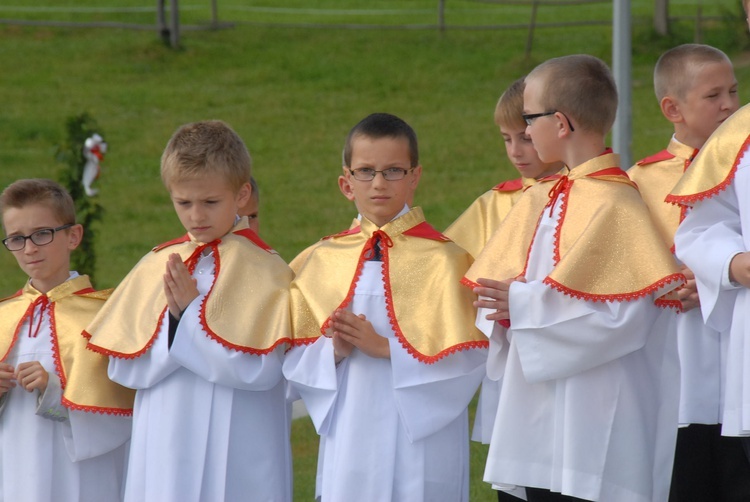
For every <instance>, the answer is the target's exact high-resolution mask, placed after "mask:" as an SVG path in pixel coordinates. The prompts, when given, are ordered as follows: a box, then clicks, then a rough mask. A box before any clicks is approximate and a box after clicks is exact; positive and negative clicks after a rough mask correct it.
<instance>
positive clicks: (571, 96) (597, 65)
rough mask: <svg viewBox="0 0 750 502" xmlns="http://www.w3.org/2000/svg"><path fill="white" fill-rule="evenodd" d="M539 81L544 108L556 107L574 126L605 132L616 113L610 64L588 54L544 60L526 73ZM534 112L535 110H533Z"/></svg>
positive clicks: (527, 79)
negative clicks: (574, 123)
mask: <svg viewBox="0 0 750 502" xmlns="http://www.w3.org/2000/svg"><path fill="white" fill-rule="evenodd" d="M531 79H534V80H536V79H539V80H541V81H542V84H543V86H542V94H541V96H540V103H541V105H542V106H543V107H544V110H539V111H552V110H555V111H559V112H562V113H564V114H565V115H566V116H567V117H568V119H573V121H574V122H576V124H577V125H576V127H577V128H580V129H583V130H586V131H590V132H596V133H601V134H607V133H608V132H609V130H610V129H611V128H612V124H613V123H614V122H615V116H616V115H617V86H616V85H615V80H614V78H613V77H612V72H611V71H610V70H609V67H608V66H607V65H606V64H605V63H604V61H602V60H601V59H599V58H596V57H594V56H589V55H587V54H574V55H572V56H562V57H559V58H553V59H549V60H547V61H545V62H544V63H542V64H540V65H539V66H537V67H536V68H534V69H533V70H532V71H531V73H529V75H528V76H527V77H526V82H528V81H529V80H531ZM534 111H535V112H536V111H537V110H534Z"/></svg>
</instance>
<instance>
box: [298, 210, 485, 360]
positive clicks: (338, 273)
mask: <svg viewBox="0 0 750 502" xmlns="http://www.w3.org/2000/svg"><path fill="white" fill-rule="evenodd" d="M375 236H379V237H380V238H381V242H382V243H385V246H382V248H383V249H382V253H383V281H384V283H385V294H386V303H387V308H388V312H387V314H388V317H389V319H390V323H391V326H392V328H393V331H394V332H395V333H396V337H397V338H398V340H399V342H400V343H401V345H402V346H403V347H404V348H405V349H406V350H407V351H408V352H409V353H410V354H411V355H412V356H413V357H415V358H416V359H418V360H419V361H421V362H424V363H428V364H429V363H433V362H435V361H437V360H439V359H441V358H443V357H445V356H447V355H448V354H451V353H454V352H457V351H460V350H466V349H472V348H484V347H487V346H488V342H487V339H486V338H485V337H484V336H483V335H482V334H481V333H480V332H479V331H478V330H477V329H476V328H475V327H474V321H475V316H476V311H475V310H474V307H473V304H472V302H473V301H474V299H475V296H474V294H473V293H471V291H468V290H466V288H462V287H461V285H460V284H459V281H460V279H461V277H462V276H463V274H464V272H465V271H466V270H467V269H468V267H469V265H470V264H471V257H470V256H469V254H468V253H466V252H465V251H464V250H463V249H461V248H460V247H458V246H456V245H455V244H454V243H452V242H450V240H449V239H448V238H447V237H445V236H444V235H442V234H440V233H439V232H438V231H436V230H435V229H434V228H432V227H431V226H430V225H429V224H428V223H427V222H426V221H425V220H424V215H423V214H422V210H421V209H420V208H418V207H417V208H413V209H412V210H411V211H409V212H408V213H406V214H405V215H403V216H401V217H399V218H397V219H395V220H393V221H392V222H390V223H388V224H386V225H384V226H383V227H381V228H378V227H377V226H376V225H375V224H374V223H372V222H370V221H368V220H367V219H365V218H363V219H362V222H361V226H358V227H355V228H352V229H349V230H347V231H344V232H341V233H340V234H336V235H334V236H331V237H328V238H326V239H325V240H323V241H321V242H320V243H319V244H318V245H316V246H315V248H314V249H313V250H312V251H311V253H310V254H309V256H308V257H307V259H306V261H305V263H304V265H303V266H302V268H301V269H300V271H299V274H298V275H297V277H296V279H295V280H294V281H293V282H292V286H291V302H292V326H293V332H294V341H293V343H294V344H296V345H303V344H309V343H312V342H314V341H315V340H317V339H318V338H319V337H320V336H321V335H326V334H327V332H328V328H329V325H330V322H331V319H330V316H331V314H333V312H334V311H335V310H337V309H340V308H342V309H343V308H346V307H347V306H349V305H350V303H351V302H352V298H353V296H354V291H355V288H356V284H357V279H358V278H359V275H360V273H361V271H362V267H363V266H364V262H365V261H366V259H367V257H368V256H369V254H370V253H371V252H372V247H373V239H374V238H375Z"/></svg>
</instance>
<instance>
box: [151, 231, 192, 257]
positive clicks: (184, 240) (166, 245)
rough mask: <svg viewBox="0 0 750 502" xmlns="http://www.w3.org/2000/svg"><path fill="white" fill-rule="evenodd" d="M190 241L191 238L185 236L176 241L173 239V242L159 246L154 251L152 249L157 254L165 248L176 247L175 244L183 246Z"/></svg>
mask: <svg viewBox="0 0 750 502" xmlns="http://www.w3.org/2000/svg"><path fill="white" fill-rule="evenodd" d="M189 240H190V236H189V235H188V234H185V235H183V236H182V237H178V238H176V239H172V240H171V241H168V242H165V243H164V244H159V245H158V246H155V247H154V248H153V249H151V252H152V253H156V252H157V251H161V250H162V249H164V248H167V247H169V246H174V245H175V244H182V243H183V242H187V241H189Z"/></svg>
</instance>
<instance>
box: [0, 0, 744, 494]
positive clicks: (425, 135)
mask: <svg viewBox="0 0 750 502" xmlns="http://www.w3.org/2000/svg"><path fill="white" fill-rule="evenodd" d="M6 3H13V4H14V5H16V6H21V7H23V6H25V7H34V8H36V7H38V5H40V4H42V3H43V2H39V1H38V0H12V1H11V2H6ZM239 3H240V2H237V4H239ZM652 3H653V2H652V1H650V0H633V12H634V15H635V26H634V34H635V35H634V41H633V46H634V67H633V99H634V106H633V110H632V115H633V140H634V142H633V143H634V144H633V157H634V158H641V157H643V156H646V155H648V154H650V153H654V152H656V151H658V150H660V149H662V148H664V146H665V145H666V144H667V141H668V139H669V137H670V135H671V131H670V127H669V124H668V123H666V121H665V120H664V119H663V118H662V117H661V116H660V113H659V110H658V108H657V105H656V101H655V99H654V97H653V91H652V84H651V71H652V68H653V64H654V62H655V61H656V59H657V57H658V56H659V54H660V52H661V51H663V50H665V49H666V48H669V47H671V46H673V45H676V44H678V43H683V42H689V41H692V39H693V38H692V37H693V33H694V24H693V23H692V21H690V20H684V21H680V22H679V23H677V24H675V26H674V30H673V35H672V36H670V37H668V38H664V39H661V38H658V37H655V36H654V35H653V33H652V31H651V29H650V25H649V19H648V16H650V13H651V9H652ZM703 3H704V4H706V3H707V2H703ZM708 3H710V5H703V14H704V15H705V16H722V15H727V16H728V17H727V19H726V20H719V21H716V20H713V21H706V22H705V24H704V39H703V40H704V42H705V43H709V44H712V45H715V46H717V47H719V48H721V49H723V50H725V51H726V52H728V53H729V54H730V55H731V56H732V57H733V59H734V61H735V64H736V72H737V77H738V79H739V81H740V82H741V83H742V82H747V81H748V77H750V67H748V64H747V61H748V59H747V57H746V54H744V53H743V52H742V49H743V48H744V47H746V46H747V36H746V35H745V32H746V29H747V27H746V26H745V25H744V20H743V19H742V17H740V16H739V7H738V5H739V3H738V2H735V1H734V0H722V1H719V2H708ZM49 4H50V5H51V4H52V3H51V2H50V3H49ZM151 4H152V2H143V1H142V0H137V1H136V0H118V1H117V2H115V0H107V1H105V0H76V1H75V2H72V0H69V1H68V2H67V3H66V4H62V2H55V3H54V5H55V6H56V7H59V6H61V5H75V6H76V7H79V8H83V7H87V6H88V7H102V6H103V5H104V6H114V5H117V6H126V7H138V6H142V5H151ZM208 5H209V2H202V3H201V4H200V5H195V6H191V5H190V4H183V12H182V14H183V22H184V23H187V24H207V23H208V21H209V19H210V11H209V9H208ZM244 5H245V6H249V7H253V9H248V8H245V9H244V10H243V9H240V8H234V7H232V6H231V5H226V6H224V5H222V4H220V5H219V8H220V19H221V20H223V21H228V20H231V21H235V22H236V23H237V24H236V25H235V26H234V28H232V29H226V30H220V31H186V32H184V33H183V45H184V47H183V49H182V50H180V51H173V50H171V49H168V48H166V47H165V46H164V45H163V44H161V42H160V41H159V40H158V39H157V37H156V35H155V34H154V33H153V32H150V31H135V30H120V29H70V28H53V27H27V26H13V25H0V62H2V63H1V64H2V68H3V70H4V71H3V75H2V78H0V95H1V96H3V100H2V103H3V105H2V106H3V108H2V111H1V112H0V145H2V147H1V148H0V186H3V187H4V186H6V185H7V184H9V183H10V182H12V181H13V180H15V179H17V178H21V177H53V178H54V177H57V173H58V171H59V169H61V168H62V167H63V166H62V165H61V164H58V163H56V162H55V160H54V153H55V148H56V145H57V144H58V143H60V142H61V141H62V139H63V138H62V135H63V134H64V124H65V120H66V119H67V118H68V117H70V116H72V115H77V114H79V113H81V112H83V111H88V112H89V113H91V114H92V115H93V116H94V118H96V120H97V121H98V122H99V124H100V125H101V127H102V129H103V133H104V134H105V135H106V139H107V141H108V142H109V145H110V151H109V153H108V155H107V157H106V159H105V161H104V170H103V173H102V176H101V178H100V180H99V181H98V182H97V185H96V186H97V187H98V188H99V189H100V190H101V195H100V200H101V203H102V205H103V206H104V208H105V214H104V219H103V222H102V223H101V224H99V225H97V226H95V227H94V228H93V229H88V231H90V232H95V233H96V236H97V253H98V264H99V267H98V269H97V271H96V275H95V282H96V284H97V286H98V287H111V286H115V285H116V284H117V283H118V281H119V280H120V279H121V278H122V277H123V276H124V275H125V274H126V273H127V271H128V270H129V269H130V268H131V267H132V266H133V264H134V263H135V262H136V261H137V260H138V259H139V258H140V256H142V255H143V254H144V253H146V252H147V251H148V250H149V249H150V248H151V247H152V246H153V245H155V244H157V243H160V242H164V241H166V240H169V239H171V238H173V237H175V236H177V235H180V234H182V233H183V232H184V230H183V229H182V228H181V227H180V225H179V222H178V220H177V218H176V217H175V215H174V212H173V210H172V208H171V205H170V202H169V199H168V197H167V194H166V191H165V190H164V188H163V187H162V185H161V183H160V180H159V174H158V165H159V157H160V154H161V150H162V149H163V147H164V145H165V144H166V141H167V139H168V138H169V136H170V135H171V134H172V132H173V131H174V130H175V129H176V128H177V127H178V126H179V125H180V124H182V123H185V122H189V121H195V120H201V119H209V118H220V119H223V120H225V121H227V122H228V123H230V124H231V125H232V126H233V127H234V128H235V129H236V130H237V131H238V132H239V133H240V135H241V136H242V137H243V138H244V139H245V141H246V143H247V145H248V147H249V149H250V151H251V152H252V155H253V158H254V164H255V167H254V174H255V176H256V178H257V179H258V182H259V184H260V189H261V234H262V236H263V237H264V238H265V239H266V240H267V241H268V242H269V243H270V244H272V245H273V246H274V247H275V248H276V249H277V250H278V251H279V252H280V254H281V255H282V257H284V258H285V259H287V260H291V259H292V258H293V257H294V256H295V255H296V254H297V253H298V252H299V251H300V250H302V249H303V248H304V247H306V246H307V245H309V244H311V243H312V242H314V241H316V240H317V239H318V238H320V237H321V236H323V235H326V234H330V233H333V232H336V231H339V230H341V229H342V228H345V227H346V226H348V224H349V222H350V221H351V218H352V216H353V215H354V209H353V207H352V206H351V205H350V204H349V203H348V202H347V201H346V200H345V199H344V198H343V197H342V196H341V195H340V193H339V192H338V188H337V185H336V177H337V175H338V172H339V170H340V156H341V148H342V146H343V140H344V137H345V135H346V133H347V132H348V130H349V128H350V127H351V126H352V125H354V124H355V123H356V122H357V121H359V120H360V119H361V118H362V117H364V116H365V115H367V114H368V113H371V112H373V111H389V112H392V113H395V114H397V115H400V116H401V117H403V118H404V119H406V120H407V121H408V122H409V123H411V124H412V125H413V126H414V128H415V129H416V131H417V133H418V134H419V139H420V151H421V160H422V164H423V166H424V175H423V177H422V182H421V185H420V188H419V190H418V191H417V196H416V203H417V204H419V205H421V206H422V207H423V208H424V210H425V213H426V215H427V217H428V219H429V220H430V221H431V222H432V223H433V224H434V225H435V226H436V227H438V228H440V229H442V228H445V227H446V226H447V225H448V224H449V223H450V222H451V221H452V220H453V219H454V218H455V217H456V216H458V214H460V212H461V211H462V210H463V209H464V208H465V207H466V206H468V205H469V204H470V203H471V201H473V200H474V199H475V198H476V197H477V196H478V195H479V194H481V193H483V192H484V191H486V190H487V189H488V188H489V187H491V186H493V185H494V184H496V183H497V182H498V181H500V180H502V179H506V178H509V177H512V176H514V173H513V170H512V167H511V166H510V164H509V163H508V161H507V159H506V157H505V153H504V151H503V149H502V143H501V141H500V137H499V134H498V133H497V131H496V128H495V126H494V124H493V122H492V113H493V110H494V105H495V102H496V100H497V98H498V96H499V95H500V93H501V92H502V90H503V89H504V88H505V87H506V86H507V85H508V84H509V83H510V82H511V81H513V80H514V79H516V78H518V77H519V76H521V75H522V74H524V73H525V72H527V71H528V70H529V69H531V68H532V67H533V66H534V64H536V63H538V62H540V61H542V60H544V59H547V58H549V57H554V56H559V55H564V54H571V53H579V52H587V53H590V54H594V55H596V56H599V57H602V58H603V59H605V60H606V61H610V59H611V57H610V54H611V50H612V47H611V41H610V39H611V29H610V27H609V26H607V25H596V26H578V27H574V28H540V29H538V30H537V32H536V36H535V40H534V51H533V54H532V57H531V60H528V61H527V60H525V59H524V57H523V54H524V47H525V43H526V31H525V30H523V29H513V30H487V29H485V30H469V29H452V28H451V29H448V30H447V31H446V32H445V33H444V34H442V35H441V34H440V33H439V32H438V31H437V30H434V29H416V30H393V29H390V28H389V26H393V25H397V24H399V25H407V24H408V25H434V24H435V23H436V22H437V17H436V16H437V10H436V5H437V2H435V1H434V0H382V1H379V2H377V3H375V4H373V5H374V7H373V6H371V5H370V4H367V5H368V7H371V9H370V10H371V11H375V12H365V13H354V14H352V13H348V12H338V11H344V10H348V9H353V8H359V6H360V5H361V2H355V1H354V0H328V1H319V2H316V3H315V6H316V8H326V9H329V10H328V11H323V12H320V11H315V12H313V11H312V10H310V12H306V11H305V12H300V11H296V12H294V13H289V12H286V11H274V10H269V9H266V10H265V11H264V10H262V9H259V7H269V6H271V7H275V8H278V7H279V2H270V1H267V2H265V3H260V2H244ZM309 5H310V2H309V1H307V0H286V1H285V2H283V7H285V8H286V7H304V8H308V6H309ZM672 5H673V8H672V14H680V15H686V16H693V15H694V14H695V12H696V5H697V2H686V1H683V2H675V1H673V2H672ZM447 6H448V10H447V13H446V20H447V22H448V24H449V26H451V27H453V28H456V27H460V26H469V25H489V24H519V23H520V24H522V23H525V22H527V20H528V18H529V14H530V9H529V8H528V7H527V6H509V5H505V6H503V5H496V4H487V3H479V2H471V1H469V0H460V1H459V0H456V1H448V2H447ZM192 7H195V8H192ZM330 9H337V11H331V10H330ZM395 9H407V10H408V12H400V13H397V14H393V13H392V12H390V11H392V10H395ZM610 9H611V5H610V4H602V5H595V6H585V7H579V8H571V7H567V8H563V7H548V8H542V9H540V14H539V22H544V23H547V22H552V21H560V20H567V21H574V20H608V19H609V17H610V16H611V11H610ZM729 14H732V15H734V17H733V18H731V19H730V17H729ZM0 18H18V19H26V20H39V19H47V20H49V19H56V20H64V21H74V20H75V21H87V22H91V21H100V22H123V23H153V20H154V15H153V13H150V12H133V13H123V12H104V11H101V10H100V11H99V12H79V13H76V14H75V15H70V14H66V13H62V12H61V13H57V12H56V13H49V12H37V11H20V10H18V9H16V10H14V11H11V10H10V9H9V8H8V6H0ZM261 22H268V23H277V24H286V23H346V24H349V23H367V24H379V25H382V27H381V28H378V29H344V28H342V27H331V28H327V29H321V28H317V27H289V28H286V27H280V26H263V25H257V24H254V23H261ZM748 96H750V94H748V91H747V90H746V89H745V88H744V87H742V86H741V87H740V98H741V101H742V102H746V101H747V99H748ZM0 270H1V271H2V273H0V296H2V295H6V294H10V293H12V292H13V291H15V290H17V289H18V288H19V287H20V286H21V285H22V284H23V281H24V277H23V275H22V274H21V272H20V271H19V270H18V268H17V266H16V264H15V261H14V260H13V258H12V257H11V256H10V254H9V253H0ZM293 438H294V448H295V477H296V492H297V499H298V500H310V499H311V497H312V493H313V490H314V487H313V485H314V478H315V462H316V452H317V450H316V447H317V438H316V436H315V434H314V431H312V428H311V425H310V424H309V421H307V420H305V419H303V420H301V421H298V422H296V423H295V424H294V427H293ZM472 448H473V450H472V453H473V457H474V458H473V463H472V479H473V480H474V481H473V483H472V490H473V492H472V500H477V501H481V500H493V499H492V494H491V493H490V490H489V488H488V487H487V485H486V484H484V483H482V482H481V474H482V464H483V462H484V455H485V454H486V450H485V449H484V448H483V447H481V446H480V445H472Z"/></svg>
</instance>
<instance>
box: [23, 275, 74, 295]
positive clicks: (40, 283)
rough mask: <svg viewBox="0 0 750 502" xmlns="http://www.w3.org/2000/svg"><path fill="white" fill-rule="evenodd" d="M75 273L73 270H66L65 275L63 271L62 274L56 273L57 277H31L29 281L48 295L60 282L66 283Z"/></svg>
mask: <svg viewBox="0 0 750 502" xmlns="http://www.w3.org/2000/svg"><path fill="white" fill-rule="evenodd" d="M73 274H74V273H73V272H69V271H67V270H66V272H65V275H63V274H62V272H60V274H59V275H56V276H55V277H50V278H48V279H45V280H34V279H29V282H30V283H31V286H32V287H33V288H34V289H36V290H37V291H39V292H40V293H42V294H43V295H46V294H47V293H49V292H50V291H52V290H53V289H55V288H56V287H57V286H59V285H60V284H62V283H64V282H65V281H67V280H68V279H70V278H71V277H74V275H73ZM75 275H78V274H75Z"/></svg>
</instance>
